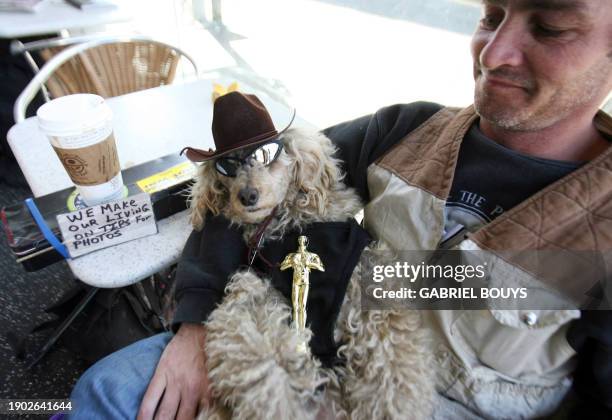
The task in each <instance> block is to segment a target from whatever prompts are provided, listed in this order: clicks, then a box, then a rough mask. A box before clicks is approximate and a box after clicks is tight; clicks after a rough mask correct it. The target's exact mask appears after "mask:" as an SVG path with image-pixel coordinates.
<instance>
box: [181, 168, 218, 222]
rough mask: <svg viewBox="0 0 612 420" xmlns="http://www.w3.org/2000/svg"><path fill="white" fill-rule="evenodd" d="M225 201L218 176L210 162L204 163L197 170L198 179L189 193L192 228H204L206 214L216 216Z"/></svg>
mask: <svg viewBox="0 0 612 420" xmlns="http://www.w3.org/2000/svg"><path fill="white" fill-rule="evenodd" d="M226 201H227V190H226V189H225V187H224V186H223V185H222V184H221V181H219V174H218V173H217V171H216V170H215V168H214V165H213V164H212V163H211V162H204V163H202V165H200V168H199V169H198V177H197V180H196V182H195V184H194V185H193V186H192V187H191V191H190V193H189V208H190V210H191V215H190V220H191V224H192V225H193V227H194V228H195V229H197V230H200V229H202V228H203V227H204V219H205V218H206V213H207V212H211V213H212V214H213V215H215V216H217V215H218V214H219V213H220V212H221V208H222V206H223V203H225V202H226Z"/></svg>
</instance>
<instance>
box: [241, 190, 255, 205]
mask: <svg viewBox="0 0 612 420" xmlns="http://www.w3.org/2000/svg"><path fill="white" fill-rule="evenodd" d="M238 198H240V202H241V203H242V205H243V206H245V207H248V206H252V205H254V204H256V203H257V200H259V192H258V191H257V190H256V189H255V188H250V187H245V188H243V189H241V190H240V191H239V192H238Z"/></svg>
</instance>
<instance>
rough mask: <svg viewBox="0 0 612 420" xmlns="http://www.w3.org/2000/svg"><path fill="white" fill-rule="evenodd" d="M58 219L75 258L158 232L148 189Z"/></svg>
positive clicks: (60, 215)
mask: <svg viewBox="0 0 612 420" xmlns="http://www.w3.org/2000/svg"><path fill="white" fill-rule="evenodd" d="M57 222H58V225H59V228H60V231H61V232H62V237H63V238H64V244H65V245H66V247H67V248H68V252H69V253H70V256H71V257H72V258H75V257H78V256H80V255H84V254H87V253H89V252H93V251H96V250H98V249H102V248H107V247H109V246H113V245H117V244H120V243H123V242H127V241H131V240H134V239H138V238H142V237H143V236H147V235H153V234H155V233H157V224H156V223H155V216H154V215H153V205H152V204H151V196H150V195H149V194H146V193H143V194H138V195H134V196H131V197H127V198H124V199H120V200H116V201H111V202H109V203H105V204H99V205H97V206H92V207H87V208H84V209H81V210H77V211H73V212H72V213H64V214H59V215H58V216H57Z"/></svg>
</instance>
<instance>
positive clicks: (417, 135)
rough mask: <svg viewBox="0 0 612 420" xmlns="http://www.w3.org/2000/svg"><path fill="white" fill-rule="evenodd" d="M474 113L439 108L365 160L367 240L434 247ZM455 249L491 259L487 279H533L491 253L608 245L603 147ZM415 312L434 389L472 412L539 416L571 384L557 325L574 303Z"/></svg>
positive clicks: (609, 204) (611, 182)
mask: <svg viewBox="0 0 612 420" xmlns="http://www.w3.org/2000/svg"><path fill="white" fill-rule="evenodd" d="M476 118H477V115H476V113H475V111H474V108H473V107H469V108H466V109H463V110H458V109H450V108H445V109H442V110H441V111H439V112H438V113H436V114H435V115H434V116H433V117H431V118H430V119H429V120H428V121H426V122H425V123H424V124H422V125H421V126H420V127H419V128H417V129H416V130H415V131H413V132H412V133H410V134H409V135H408V136H407V137H406V138H405V139H403V140H402V141H400V142H399V143H398V144H397V145H396V146H394V147H393V148H392V149H391V150H389V152H387V153H386V154H385V155H384V156H382V157H381V158H380V159H379V160H378V161H377V162H375V163H374V164H372V165H370V167H369V168H368V187H369V191H370V197H371V201H370V203H369V204H368V205H367V206H366V208H365V216H364V221H365V225H366V228H367V230H368V231H369V232H370V234H372V235H373V237H374V238H375V239H380V240H382V241H384V242H386V243H387V244H389V245H390V246H391V247H392V248H393V249H397V250H432V249H436V247H437V245H438V243H439V242H440V239H441V238H442V233H443V228H444V221H445V217H444V211H445V204H446V198H447V197H448V195H449V191H450V188H451V185H452V182H453V175H454V172H455V165H456V163H457V158H458V153H459V147H460V145H461V141H462V140H463V138H464V136H465V134H466V132H467V131H468V129H469V128H470V127H471V125H472V124H473V123H474V122H475V120H476ZM606 118H607V119H606ZM596 124H597V125H598V127H599V128H600V130H601V131H603V132H608V133H610V132H611V131H612V127H611V126H610V119H609V117H608V116H607V115H605V114H598V116H597V118H596ZM517 176H520V174H517ZM553 209H554V211H553ZM457 248H460V249H464V250H485V251H488V252H489V253H490V254H491V255H493V257H494V258H497V260H496V261H495V262H496V264H495V267H496V268H495V269H494V270H493V272H492V273H491V276H492V278H493V279H495V277H497V278H505V279H508V278H511V279H513V280H514V279H516V281H517V282H522V283H523V284H524V283H531V284H533V283H537V282H538V279H537V278H536V277H535V276H533V275H532V274H530V271H529V267H526V266H524V263H523V262H521V261H512V259H508V258H501V254H502V253H503V252H504V251H507V250H514V251H525V250H528V251H532V250H544V249H567V250H594V251H608V252H609V251H610V250H612V147H611V148H608V149H607V150H606V151H605V153H603V154H602V155H601V156H599V157H598V158H597V159H595V160H593V161H591V162H589V163H588V164H586V165H584V166H583V167H581V168H579V169H577V170H576V171H574V172H572V173H571V174H569V175H568V176H566V177H564V178H563V179H561V180H559V181H557V182H555V183H553V184H552V185H550V186H548V187H547V188H545V189H544V190H542V191H540V192H538V193H537V194H535V195H534V196H532V197H530V198H529V199H527V200H525V201H524V202H523V203H521V204H519V205H518V206H516V207H514V208H512V209H511V210H509V211H507V212H506V213H504V214H502V215H500V216H499V217H498V218H496V219H495V220H494V221H493V222H491V223H489V224H487V225H486V226H484V227H483V228H481V229H480V230H478V231H477V232H475V233H474V234H471V235H469V236H468V238H467V239H465V240H463V241H462V242H461V243H460V244H459V245H458V247H457ZM493 281H494V280H493ZM423 314H424V317H425V320H426V324H427V325H428V326H429V327H430V328H431V330H432V331H433V332H434V335H435V340H434V344H433V347H432V353H433V354H434V359H435V363H436V371H437V383H436V387H437V390H438V392H439V393H440V394H442V395H444V396H446V397H448V398H451V399H453V400H457V401H459V402H460V403H462V404H463V405H464V406H466V407H468V408H469V409H470V410H471V411H472V412H474V413H477V414H478V415H481V416H484V417H489V418H525V417H535V416H542V415H546V414H548V413H550V412H552V411H553V410H554V409H555V407H556V406H557V405H558V404H559V402H560V401H561V399H562V398H563V396H564V395H565V393H566V392H567V390H568V389H569V387H570V385H571V380H570V377H569V375H570V374H571V372H572V370H573V369H574V367H575V360H574V358H573V356H574V355H575V352H574V350H573V349H572V347H571V346H570V345H569V344H568V342H567V340H566V332H567V329H568V327H569V323H570V321H571V320H573V319H575V318H579V317H580V311H578V310H575V309H568V310H555V311H551V310H540V311H528V312H526V311H520V310H493V309H490V310H481V311H423Z"/></svg>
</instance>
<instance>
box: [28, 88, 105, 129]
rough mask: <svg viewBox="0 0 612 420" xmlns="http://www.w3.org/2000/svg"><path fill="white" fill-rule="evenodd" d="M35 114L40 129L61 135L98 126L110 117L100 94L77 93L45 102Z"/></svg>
mask: <svg viewBox="0 0 612 420" xmlns="http://www.w3.org/2000/svg"><path fill="white" fill-rule="evenodd" d="M36 115H37V116H38V124H39V127H40V128H41V130H42V131H44V132H45V133H46V134H48V135H51V136H62V135H75V134H78V133H79V132H82V131H87V130H91V129H92V128H96V127H99V126H100V125H102V124H104V123H106V122H107V121H108V120H110V119H111V118H112V111H111V109H110V107H109V106H108V105H107V104H106V102H104V98H102V97H101V96H98V95H93V94H89V93H78V94H74V95H67V96H62V97H60V98H57V99H53V100H52V101H50V102H47V103H46V104H44V105H43V106H41V107H40V108H38V111H37V112H36Z"/></svg>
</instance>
